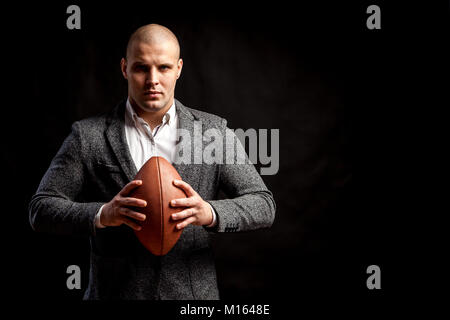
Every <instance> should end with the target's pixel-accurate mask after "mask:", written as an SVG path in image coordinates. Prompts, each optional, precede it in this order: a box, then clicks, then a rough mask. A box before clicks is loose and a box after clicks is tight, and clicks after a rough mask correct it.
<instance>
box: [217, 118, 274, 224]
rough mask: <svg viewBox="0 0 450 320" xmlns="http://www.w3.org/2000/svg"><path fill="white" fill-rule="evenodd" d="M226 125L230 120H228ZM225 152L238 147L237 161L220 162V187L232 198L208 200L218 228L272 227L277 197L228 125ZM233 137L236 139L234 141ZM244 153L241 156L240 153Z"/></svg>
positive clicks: (235, 151) (235, 149)
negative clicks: (274, 196)
mask: <svg viewBox="0 0 450 320" xmlns="http://www.w3.org/2000/svg"><path fill="white" fill-rule="evenodd" d="M224 126H225V128H226V122H225V120H224ZM225 130H226V133H225V136H226V137H227V138H226V140H227V142H225V144H224V145H225V153H226V154H227V153H229V152H230V150H231V149H232V150H234V151H233V152H232V154H234V157H233V158H234V161H232V162H231V163H227V161H224V163H223V164H221V165H220V173H219V188H220V189H222V190H223V191H224V193H225V194H226V195H227V196H228V198H229V199H224V200H211V201H208V202H209V203H210V204H211V206H212V207H213V208H214V210H215V212H216V214H217V225H216V226H215V227H213V228H211V231H213V232H214V231H215V232H239V231H249V230H255V229H260V228H268V227H270V226H271V225H272V223H273V221H274V219H275V210H276V205H275V200H274V198H273V195H272V193H271V192H270V191H269V190H268V189H267V187H266V185H265V184H264V182H263V180H262V178H261V176H260V175H259V174H258V172H257V171H256V168H255V166H254V165H253V164H252V163H250V162H249V159H248V157H247V155H246V153H245V150H244V148H243V146H242V144H241V143H240V141H239V139H238V138H237V137H236V135H235V134H234V132H233V131H232V130H230V129H229V128H226V129H225ZM229 141H233V143H230V142H229ZM239 155H240V156H239Z"/></svg>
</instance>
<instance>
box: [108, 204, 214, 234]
mask: <svg viewBox="0 0 450 320" xmlns="http://www.w3.org/2000/svg"><path fill="white" fill-rule="evenodd" d="M208 204H209V203H208ZM209 207H210V208H211V212H212V215H213V220H212V222H211V224H209V225H207V226H206V227H207V228H212V227H214V226H215V225H216V224H217V216H216V212H215V211H214V208H213V207H212V205H210V204H209ZM100 209H101V208H100Z"/></svg>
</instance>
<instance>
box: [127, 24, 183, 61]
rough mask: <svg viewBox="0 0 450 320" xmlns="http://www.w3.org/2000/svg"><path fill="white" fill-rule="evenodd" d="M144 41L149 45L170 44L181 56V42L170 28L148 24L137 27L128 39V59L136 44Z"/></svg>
mask: <svg viewBox="0 0 450 320" xmlns="http://www.w3.org/2000/svg"><path fill="white" fill-rule="evenodd" d="M139 43H144V44H147V45H169V46H171V47H173V50H174V52H175V54H176V56H177V59H179V57H180V44H179V43H178V39H177V37H176V36H175V35H174V34H173V32H172V31H170V30H169V29H168V28H166V27H164V26H161V25H159V24H148V25H145V26H142V27H140V28H139V29H137V30H136V31H135V32H134V33H133V34H132V35H131V37H130V39H129V40H128V45H127V59H128V58H129V57H130V55H131V54H132V50H133V48H134V46H135V45H136V44H139Z"/></svg>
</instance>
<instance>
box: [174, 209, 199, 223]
mask: <svg viewBox="0 0 450 320" xmlns="http://www.w3.org/2000/svg"><path fill="white" fill-rule="evenodd" d="M194 214H195V211H194V209H192V208H189V209H186V210H183V211H180V212H177V213H174V214H172V219H173V220H180V219H186V218H188V217H191V216H193V215H194Z"/></svg>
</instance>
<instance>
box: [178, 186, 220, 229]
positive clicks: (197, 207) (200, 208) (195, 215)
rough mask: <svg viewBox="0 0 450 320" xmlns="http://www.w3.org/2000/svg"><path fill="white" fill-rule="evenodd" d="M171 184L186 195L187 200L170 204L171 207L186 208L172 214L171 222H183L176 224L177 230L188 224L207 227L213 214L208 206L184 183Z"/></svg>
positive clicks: (182, 199)
mask: <svg viewBox="0 0 450 320" xmlns="http://www.w3.org/2000/svg"><path fill="white" fill-rule="evenodd" d="M173 184H174V185H175V186H177V187H179V188H181V189H183V190H184V192H185V193H186V194H187V196H188V197H187V198H181V199H174V200H172V201H171V202H170V204H171V206H172V207H186V208H185V209H184V210H183V211H180V212H178V213H174V214H172V219H173V220H183V219H184V220H183V221H180V223H178V224H177V228H178V229H183V228H185V227H186V226H187V225H189V224H191V223H192V224H194V225H197V226H203V225H209V224H211V222H212V220H213V213H212V211H211V207H210V206H209V204H208V203H207V202H206V201H204V200H203V199H202V197H200V195H199V194H198V193H197V192H195V190H194V189H192V187H191V186H190V185H189V184H187V183H186V182H184V181H181V180H174V181H173Z"/></svg>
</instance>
